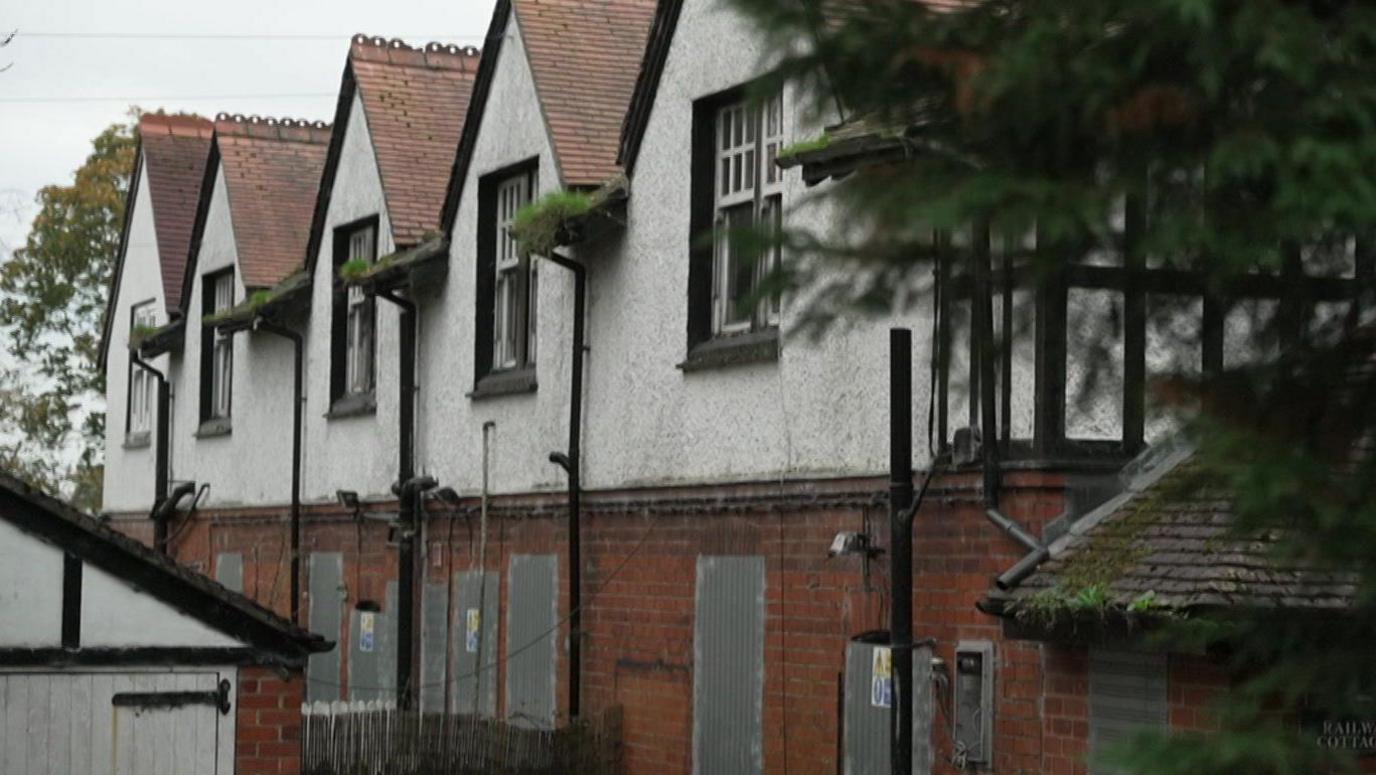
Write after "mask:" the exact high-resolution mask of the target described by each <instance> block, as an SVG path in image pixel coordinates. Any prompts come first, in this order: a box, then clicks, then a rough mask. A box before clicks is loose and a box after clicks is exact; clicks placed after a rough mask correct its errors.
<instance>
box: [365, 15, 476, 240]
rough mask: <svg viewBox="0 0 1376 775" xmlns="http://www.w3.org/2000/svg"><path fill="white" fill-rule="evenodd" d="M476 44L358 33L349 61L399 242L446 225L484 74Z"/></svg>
mask: <svg viewBox="0 0 1376 775" xmlns="http://www.w3.org/2000/svg"><path fill="white" fill-rule="evenodd" d="M478 60H479V52H478V50H477V49H475V48H472V47H460V46H452V45H445V44H441V43H431V44H429V45H427V46H425V47H424V48H413V47H411V46H408V45H406V44H405V43H403V42H402V41H399V40H386V39H384V38H370V37H367V36H365V35H355V36H354V39H353V43H352V45H351V46H350V47H349V66H350V67H351V68H352V70H353V75H354V79H355V81H356V82H357V84H358V93H359V95H360V97H361V99H362V100H363V110H364V115H366V116H367V118H368V131H369V134H370V135H371V137H372V141H373V150H374V152H375V153H376V155H377V165H378V172H379V174H380V175H381V177H382V190H383V195H384V196H385V197H386V198H387V212H388V215H389V216H390V219H391V222H392V236H393V238H394V239H395V241H396V244H397V245H399V246H406V245H415V244H419V243H420V242H421V241H423V239H424V236H425V234H426V232H430V231H434V230H435V229H438V228H439V226H440V208H441V206H442V205H443V204H444V194H445V187H446V185H447V184H448V183H449V175H450V172H451V170H452V168H453V165H454V153H455V151H456V150H457V149H458V145H459V134H460V133H461V132H462V130H463V121H464V116H466V115H467V113H468V101H469V97H470V95H471V94H472V92H473V79H474V78H475V77H476V76H477V72H478Z"/></svg>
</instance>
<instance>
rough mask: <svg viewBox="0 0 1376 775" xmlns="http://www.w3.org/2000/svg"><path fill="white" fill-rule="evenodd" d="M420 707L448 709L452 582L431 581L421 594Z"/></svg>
mask: <svg viewBox="0 0 1376 775" xmlns="http://www.w3.org/2000/svg"><path fill="white" fill-rule="evenodd" d="M420 610H421V624H420V628H421V629H420V686H421V689H420V708H421V710H422V711H423V712H426V713H443V712H444V682H445V672H444V665H445V662H446V659H445V658H446V657H447V656H448V654H449V622H448V614H449V586H448V585H447V584H445V583H444V582H443V581H441V582H438V583H428V584H426V585H425V587H424V589H423V590H422V591H421V598H420Z"/></svg>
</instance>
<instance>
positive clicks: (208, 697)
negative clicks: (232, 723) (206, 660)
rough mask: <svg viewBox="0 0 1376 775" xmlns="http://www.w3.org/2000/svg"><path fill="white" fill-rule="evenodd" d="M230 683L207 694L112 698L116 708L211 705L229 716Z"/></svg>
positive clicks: (222, 683) (223, 682)
mask: <svg viewBox="0 0 1376 775" xmlns="http://www.w3.org/2000/svg"><path fill="white" fill-rule="evenodd" d="M229 689H230V685H229V681H228V680H225V679H221V680H220V684H219V686H218V688H216V689H215V690H214V691H206V692H119V693H117V694H115V695H114V696H113V697H111V698H110V704H111V705H114V706H115V707H116V708H141V709H157V710H172V709H174V708H183V707H186V706H187V705H209V706H211V707H213V708H215V709H217V710H219V711H220V715H222V716H227V715H229V708H230V704H229Z"/></svg>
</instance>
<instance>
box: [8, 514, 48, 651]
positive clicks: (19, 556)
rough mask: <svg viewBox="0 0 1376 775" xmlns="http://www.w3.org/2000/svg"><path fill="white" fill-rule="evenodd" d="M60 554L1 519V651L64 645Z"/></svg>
mask: <svg viewBox="0 0 1376 775" xmlns="http://www.w3.org/2000/svg"><path fill="white" fill-rule="evenodd" d="M62 562H63V560H62V551H61V550H60V549H58V548H56V547H54V546H52V545H51V544H47V543H44V542H43V541H40V540H39V539H37V538H34V537H33V536H31V535H29V534H28V533H25V532H23V531H21V530H20V529H19V528H17V527H15V526H13V525H11V524H10V523H8V522H5V521H3V520H0V648H15V647H25V648H34V647H51V646H59V645H61V644H62Z"/></svg>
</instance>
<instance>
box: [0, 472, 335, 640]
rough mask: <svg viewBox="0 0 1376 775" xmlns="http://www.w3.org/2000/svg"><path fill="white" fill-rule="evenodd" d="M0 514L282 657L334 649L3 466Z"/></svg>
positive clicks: (92, 562)
mask: <svg viewBox="0 0 1376 775" xmlns="http://www.w3.org/2000/svg"><path fill="white" fill-rule="evenodd" d="M0 519H3V520H5V521H7V522H10V523H11V524H14V525H15V526H17V527H19V528H20V529H22V530H24V531H25V532H27V533H30V534H33V535H36V536H39V537H41V538H43V539H46V540H47V541H49V542H51V543H53V544H55V545H57V546H58V547H60V548H61V549H62V550H63V551H64V552H67V553H69V554H72V555H74V556H76V557H77V558H79V559H80V560H82V561H83V562H86V563H89V564H91V565H92V566H94V567H96V568H99V569H101V570H103V571H105V572H107V573H110V574H111V575H114V576H116V577H118V578H120V579H121V580H122V581H124V582H125V583H127V584H129V585H131V586H133V587H135V588H137V589H139V590H142V591H144V592H146V593H147V594H149V595H151V596H152V597H154V598H156V599H158V600H160V601H162V602H163V603H165V604H167V605H170V606H172V607H174V608H176V609H177V610H179V611H181V612H183V613H185V614H186V615H187V616H190V617H192V618H194V619H197V620H199V621H200V622H202V623H204V624H206V625H207V626H209V627H212V628H214V629H215V630H217V631H220V632H222V633H225V634H226V635H229V636H231V637H235V638H238V639H240V640H243V641H244V642H245V643H247V644H249V645H250V646H251V647H253V648H257V649H261V650H263V651H267V652H271V653H272V654H273V655H274V656H276V657H277V658H278V659H279V660H281V661H284V662H290V663H296V662H298V661H300V660H301V659H303V658H304V657H306V656H308V655H309V654H311V653H319V652H324V651H329V650H330V649H331V648H333V647H334V644H333V643H332V642H331V641H328V640H326V639H325V638H323V637H321V636H319V635H315V634H312V633H310V632H307V631H306V630H304V629H301V628H299V627H297V626H295V625H293V624H292V623H291V622H289V621H287V620H286V619H283V618H282V617H280V616H278V615H277V614H275V613H273V612H271V611H269V610H268V609H266V608H263V607H262V606H260V605H258V604H257V603H255V602H253V601H252V600H250V599H248V598H247V597H244V596H243V595H241V594H239V593H237V592H233V591H231V590H229V589H226V588H225V587H224V586H222V585H220V584H218V583H216V582H215V581H212V580H211V579H209V578H207V577H205V576H203V575H201V574H199V573H196V572H194V571H191V570H190V569H188V568H185V567H183V566H180V565H178V564H177V563H176V562H175V561H173V560H172V559H170V558H168V557H166V556H164V555H161V554H158V553H157V552H155V551H153V549H151V548H150V547H148V546H146V545H144V544H142V543H139V542H138V541H135V540H134V539H132V538H130V537H128V536H126V535H124V534H122V533H118V532H116V531H115V530H113V529H111V528H109V527H107V526H105V525H103V524H101V523H100V522H98V521H96V520H95V519H94V518H92V517H89V516H87V515H85V514H82V513H81V512H79V511H77V510H76V509H75V508H73V507H71V506H69V505H68V504H66V503H63V502H61V501H59V500H57V499H56V498H53V497H51V496H49V495H47V494H45V493H43V492H41V491H39V490H37V489H35V488H33V487H30V486H29V485H28V484H26V483H24V482H22V481H21V480H19V479H16V478H15V477H13V476H11V475H10V474H9V473H4V472H0Z"/></svg>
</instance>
